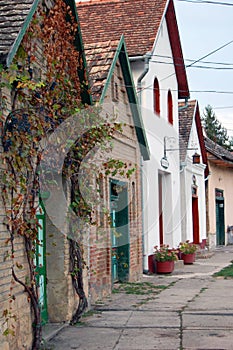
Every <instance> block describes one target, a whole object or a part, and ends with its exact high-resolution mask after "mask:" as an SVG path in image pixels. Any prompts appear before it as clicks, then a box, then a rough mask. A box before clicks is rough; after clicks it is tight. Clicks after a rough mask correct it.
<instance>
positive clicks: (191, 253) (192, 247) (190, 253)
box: [178, 240, 197, 264]
mask: <svg viewBox="0 0 233 350" xmlns="http://www.w3.org/2000/svg"><path fill="white" fill-rule="evenodd" d="M178 249H179V251H180V257H181V259H182V260H183V261H184V264H193V263H194V261H195V258H196V250H197V245H196V244H194V243H190V242H189V240H187V241H185V242H181V243H180V244H179V248H178Z"/></svg>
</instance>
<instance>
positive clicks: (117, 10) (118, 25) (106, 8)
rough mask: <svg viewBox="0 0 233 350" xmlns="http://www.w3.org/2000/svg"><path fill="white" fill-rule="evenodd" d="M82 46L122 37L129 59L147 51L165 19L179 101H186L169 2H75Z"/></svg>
mask: <svg viewBox="0 0 233 350" xmlns="http://www.w3.org/2000/svg"><path fill="white" fill-rule="evenodd" d="M76 6H77V12H78V17H79V20H80V26H81V32H82V37H83V43H84V46H86V45H89V44H93V43H98V42H107V41H108V40H119V38H120V37H121V35H122V34H123V35H124V38H125V42H126V46H127V52H128V55H129V56H131V57H132V56H143V55H145V54H146V53H147V52H149V51H151V50H152V48H153V44H154V42H155V39H156V37H157V34H158V30H159V28H160V25H161V22H162V20H163V18H164V17H165V19H166V22H167V26H168V34H169V38H170V42H171V49H172V53H173V60H174V64H175V69H176V75H177V80H178V85H179V98H188V97H189V90H188V83H187V76H186V72H185V66H184V60H183V55H182V49H181V43H180V38H179V32H178V26H177V22H176V16H175V9H174V5H173V0H112V1H108V0H92V1H84V2H81V1H80V2H77V3H76Z"/></svg>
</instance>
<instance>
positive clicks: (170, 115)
mask: <svg viewBox="0 0 233 350" xmlns="http://www.w3.org/2000/svg"><path fill="white" fill-rule="evenodd" d="M167 114H168V115H167V119H168V122H169V123H170V124H173V103H172V94H171V91H170V90H169V91H168V94H167Z"/></svg>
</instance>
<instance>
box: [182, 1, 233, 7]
mask: <svg viewBox="0 0 233 350" xmlns="http://www.w3.org/2000/svg"><path fill="white" fill-rule="evenodd" d="M177 1H183V2H192V3H194V4H211V5H221V6H233V4H232V3H229V2H222V1H211V0H177Z"/></svg>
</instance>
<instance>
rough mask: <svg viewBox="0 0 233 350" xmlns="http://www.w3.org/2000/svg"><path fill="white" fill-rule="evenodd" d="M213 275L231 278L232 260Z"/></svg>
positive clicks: (232, 273)
mask: <svg viewBox="0 0 233 350" xmlns="http://www.w3.org/2000/svg"><path fill="white" fill-rule="evenodd" d="M213 276H214V277H224V278H225V279H227V278H233V261H232V262H231V265H229V266H226V267H224V268H223V269H222V270H220V271H219V272H216V273H215V274H214V275H213Z"/></svg>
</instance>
